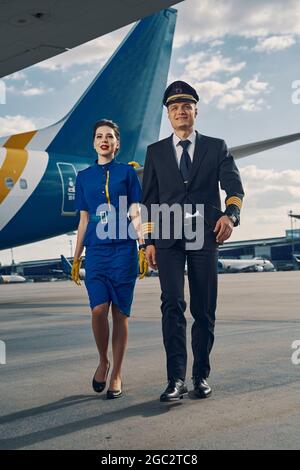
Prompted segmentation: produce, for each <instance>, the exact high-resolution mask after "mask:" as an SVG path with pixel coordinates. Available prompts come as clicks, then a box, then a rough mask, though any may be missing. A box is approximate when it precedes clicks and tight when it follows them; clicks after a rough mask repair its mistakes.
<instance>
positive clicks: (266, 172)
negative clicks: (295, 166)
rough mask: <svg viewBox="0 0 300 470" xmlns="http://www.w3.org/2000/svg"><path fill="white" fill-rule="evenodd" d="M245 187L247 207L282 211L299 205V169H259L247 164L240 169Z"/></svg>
mask: <svg viewBox="0 0 300 470" xmlns="http://www.w3.org/2000/svg"><path fill="white" fill-rule="evenodd" d="M240 172H241V175H242V180H243V183H244V187H245V193H246V199H247V207H248V208H253V209H259V210H260V211H262V210H265V209H270V208H272V209H276V210H278V209H280V212H281V213H282V212H284V211H286V210H287V208H288V207H290V206H293V207H295V206H297V205H298V207H299V205H300V188H299V181H300V171H299V170H284V171H276V170H274V169H259V168H257V167H256V166H255V165H249V166H246V167H244V168H242V169H241V170H240Z"/></svg>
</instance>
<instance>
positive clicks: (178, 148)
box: [173, 131, 196, 167]
mask: <svg viewBox="0 0 300 470" xmlns="http://www.w3.org/2000/svg"><path fill="white" fill-rule="evenodd" d="M181 140H190V142H191V145H189V148H188V153H189V156H190V158H191V161H193V156H194V151H195V144H196V131H193V132H191V134H190V135H189V136H188V137H187V138H186V139H181V138H180V137H178V135H176V134H175V132H174V134H173V145H174V149H175V152H176V159H177V164H178V167H179V165H180V159H181V156H182V147H181V145H179V142H180V141H181Z"/></svg>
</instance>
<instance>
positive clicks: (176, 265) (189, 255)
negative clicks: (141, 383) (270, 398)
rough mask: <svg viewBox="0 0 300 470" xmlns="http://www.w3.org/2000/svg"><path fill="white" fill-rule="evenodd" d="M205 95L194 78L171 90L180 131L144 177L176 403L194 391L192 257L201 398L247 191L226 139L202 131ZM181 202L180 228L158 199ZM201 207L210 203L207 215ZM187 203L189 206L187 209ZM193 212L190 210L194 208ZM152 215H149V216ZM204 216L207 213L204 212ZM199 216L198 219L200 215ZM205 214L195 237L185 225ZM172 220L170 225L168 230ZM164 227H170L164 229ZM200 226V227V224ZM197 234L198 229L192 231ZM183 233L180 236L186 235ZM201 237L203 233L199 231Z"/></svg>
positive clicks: (149, 254)
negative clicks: (222, 263)
mask: <svg viewBox="0 0 300 470" xmlns="http://www.w3.org/2000/svg"><path fill="white" fill-rule="evenodd" d="M198 101H199V97H198V94H197V92H196V90H195V89H194V88H193V87H192V86H190V85H189V84H188V83H185V82H183V81H176V82H174V83H171V84H170V85H169V86H168V88H167V89H166V91H165V94H164V99H163V104H164V105H165V106H166V108H167V112H168V118H169V120H170V123H171V126H172V128H173V134H172V135H171V136H170V137H168V138H166V139H163V140H161V141H159V142H155V143H154V144H152V145H149V147H148V149H147V155H146V160H145V167H144V175H143V197H142V203H143V206H145V207H146V209H147V211H146V214H145V213H143V214H142V218H143V222H144V223H143V225H142V228H143V235H144V236H145V243H146V245H147V248H146V258H147V261H148V263H149V265H150V267H151V268H153V269H157V268H158V273H159V279H160V285H161V291H162V294H161V300H162V304H161V312H162V330H163V342H164V346H165V351H166V362H167V380H168V385H167V388H166V389H165V391H164V392H163V393H162V395H161V396H160V400H161V401H166V402H168V401H174V400H179V399H181V398H182V397H183V396H184V395H186V394H187V391H188V390H187V387H186V384H185V378H186V367H187V348H186V319H185V315H184V312H185V309H186V302H185V299H184V269H185V264H186V263H187V269H188V281H189V287H190V310H191V314H192V316H193V318H194V323H193V326H192V335H191V336H192V350H193V356H194V362H193V372H192V374H193V385H194V396H195V397H197V398H206V397H209V396H210V395H211V387H210V385H209V384H208V382H207V378H208V376H209V373H210V369H211V367H210V353H211V350H212V347H213V343H214V327H215V309H216V302H217V260H218V244H220V243H223V242H224V241H225V240H227V239H228V238H229V237H230V236H231V234H232V230H233V227H234V226H236V225H238V224H239V219H240V209H241V205H242V199H243V196H244V191H243V187H242V183H241V179H240V174H239V171H238V169H237V167H236V165H235V162H234V160H233V157H232V155H231V154H230V153H229V152H228V149H227V146H226V144H225V142H224V140H222V139H217V138H214V137H208V136H204V135H201V134H200V133H199V132H197V131H196V130H195V129H194V124H195V119H196V116H197V103H198ZM219 183H220V184H221V188H222V189H224V190H225V192H226V199H225V205H226V209H225V211H224V212H223V211H221V204H220V192H219ZM176 204H177V207H178V206H179V212H180V214H179V215H180V217H179V219H178V220H177V228H178V227H179V228H181V236H180V233H179V232H178V231H177V232H176V234H175V222H174V217H173V218H172V219H171V217H169V218H168V220H167V221H166V223H165V225H164V224H163V221H162V217H161V214H159V219H158V220H157V219H156V217H154V216H153V214H154V215H155V211H152V210H151V209H152V208H154V207H155V206H157V205H164V206H167V207H169V208H172V207H173V206H175V205H176ZM197 205H199V206H200V205H202V206H204V211H203V214H201V213H199V211H198V212H197V210H196V208H197ZM186 207H187V209H185V208H186ZM188 209H189V210H190V211H191V212H189V210H188ZM145 215H146V217H145ZM201 216H202V217H201ZM197 217H198V219H197ZM199 220H202V225H201V224H200V225H199V222H198V226H200V227H202V228H201V233H200V232H199V234H198V238H199V237H202V239H204V243H203V245H202V246H200V245H201V243H197V239H195V240H194V241H195V243H194V244H193V243H191V240H190V239H189V237H187V236H186V232H185V231H183V228H185V226H186V227H188V226H189V225H191V227H193V226H195V224H196V228H197V221H199ZM166 225H168V227H169V230H166ZM161 229H162V230H161ZM193 231H194V229H193ZM190 233H191V232H190ZM178 234H179V235H178ZM196 238H197V232H196Z"/></svg>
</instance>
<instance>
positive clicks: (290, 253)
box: [220, 229, 300, 271]
mask: <svg viewBox="0 0 300 470" xmlns="http://www.w3.org/2000/svg"><path fill="white" fill-rule="evenodd" d="M255 257H261V258H266V259H268V260H270V261H272V263H273V264H274V266H275V268H276V269H277V270H278V271H281V270H284V271H285V270H291V269H299V262H300V229H294V230H286V232H285V237H275V238H263V239H260V240H259V239H258V240H243V241H237V242H227V243H225V244H224V246H222V247H221V248H220V258H237V259H242V258H255ZM298 260H299V261H298Z"/></svg>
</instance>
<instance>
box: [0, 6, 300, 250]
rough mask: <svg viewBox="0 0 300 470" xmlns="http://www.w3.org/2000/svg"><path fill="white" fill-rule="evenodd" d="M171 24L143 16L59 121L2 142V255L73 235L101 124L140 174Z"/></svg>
mask: <svg viewBox="0 0 300 470" xmlns="http://www.w3.org/2000/svg"><path fill="white" fill-rule="evenodd" d="M175 22H176V10H174V9H172V8H170V9H167V10H164V11H162V12H160V13H157V14H155V15H152V16H149V17H147V18H144V19H143V20H141V21H140V22H139V23H138V24H137V25H136V26H134V28H133V29H132V31H131V32H130V33H129V34H128V35H127V37H126V39H125V40H124V41H123V42H122V44H121V45H120V47H119V48H118V49H117V51H116V52H115V53H114V54H113V56H112V57H111V59H110V60H109V61H108V62H107V64H106V65H105V66H104V67H103V69H102V70H101V71H100V72H99V74H98V75H97V76H96V78H95V79H94V81H93V82H92V84H91V85H90V86H89V87H88V89H87V90H86V92H85V93H84V94H83V95H82V97H81V98H80V99H79V100H78V102H77V103H76V105H75V106H74V107H73V109H72V110H71V111H70V112H69V113H68V114H67V115H66V116H65V117H64V118H63V119H61V120H60V121H58V122H57V123H56V124H53V125H52V126H49V127H47V128H45V129H42V130H38V131H32V132H25V133H21V134H16V135H13V136H10V137H2V138H0V250H1V249H6V248H11V247H15V246H20V245H24V244H26V243H32V242H36V241H40V240H43V239H46V238H51V237H54V236H57V235H62V234H64V233H66V232H70V231H72V230H76V228H77V226H78V221H79V216H78V214H77V213H76V211H75V209H74V205H73V204H74V197H75V194H74V193H75V180H76V176H77V172H78V171H79V170H82V169H84V168H86V167H87V166H89V165H91V164H92V163H93V161H94V150H93V147H92V133H91V130H92V128H93V125H94V123H95V122H96V121H97V120H99V118H103V117H105V118H109V119H112V120H113V121H116V122H117V123H118V124H119V125H120V128H121V132H122V145H121V152H120V153H119V154H118V160H119V161H121V162H128V161H130V160H135V161H137V162H138V163H139V164H140V165H141V168H140V169H138V170H137V171H138V173H139V174H140V173H141V174H142V172H143V163H144V158H145V150H146V146H147V145H148V144H149V143H151V142H154V141H155V140H157V139H158V136H159V130H160V123H161V116H162V96H163V92H164V90H165V87H166V82H167V76H168V70H169V63H170V56H171V51H172V41H173V35H174V29H175ZM149 38H151V40H149ZM299 139H300V133H297V134H291V135H288V136H283V137H277V138H275V139H269V140H265V141H261V142H254V143H250V144H246V145H241V146H238V147H233V148H231V149H230V151H231V153H232V154H233V156H234V157H235V158H242V157H245V156H248V155H252V154H255V153H258V152H262V151H264V150H267V149H270V148H274V147H277V146H279V145H283V144H286V143H288V142H293V141H295V140H299ZM95 156H96V155H95Z"/></svg>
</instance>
